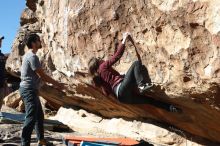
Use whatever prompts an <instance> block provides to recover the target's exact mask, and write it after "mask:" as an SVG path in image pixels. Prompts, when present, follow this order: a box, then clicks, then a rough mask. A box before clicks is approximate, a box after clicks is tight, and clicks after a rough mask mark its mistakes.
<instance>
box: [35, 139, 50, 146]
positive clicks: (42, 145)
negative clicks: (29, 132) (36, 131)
mask: <svg viewBox="0 0 220 146" xmlns="http://www.w3.org/2000/svg"><path fill="white" fill-rule="evenodd" d="M38 146H53V143H51V142H49V141H46V140H45V139H42V140H40V141H38Z"/></svg>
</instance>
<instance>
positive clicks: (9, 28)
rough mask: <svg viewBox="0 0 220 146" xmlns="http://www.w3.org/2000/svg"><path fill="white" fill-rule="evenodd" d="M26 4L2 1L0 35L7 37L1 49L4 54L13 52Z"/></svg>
mask: <svg viewBox="0 0 220 146" xmlns="http://www.w3.org/2000/svg"><path fill="white" fill-rule="evenodd" d="M25 3H26V1H25V0H0V35H4V36H5V39H4V40H3V43H2V48H1V50H2V52H3V53H10V51H11V46H12V43H13V41H14V38H15V36H16V34H17V31H18V29H19V26H20V16H21V13H22V11H23V9H24V8H25V7H26V6H25Z"/></svg>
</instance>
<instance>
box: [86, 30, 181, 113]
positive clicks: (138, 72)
mask: <svg viewBox="0 0 220 146" xmlns="http://www.w3.org/2000/svg"><path fill="white" fill-rule="evenodd" d="M127 40H130V41H131V43H132V44H133V45H134V46H135V44H134V41H133V39H132V37H131V35H130V33H128V32H126V33H124V34H123V40H122V42H121V43H120V44H119V45H118V46H117V51H116V53H115V54H114V55H113V56H112V57H111V58H109V59H108V60H106V61H104V60H101V59H99V58H95V57H93V58H91V59H90V61H89V62H88V72H89V74H90V75H91V76H92V79H93V83H94V85H95V86H96V87H100V88H101V89H102V92H103V93H104V95H106V96H108V95H109V94H113V95H115V96H116V97H117V99H118V100H119V101H120V102H122V103H127V104H151V105H154V106H157V107H159V108H162V109H165V110H168V111H170V112H179V111H180V109H178V108H177V107H175V106H173V105H170V104H167V103H164V102H161V101H157V100H155V99H153V98H150V97H145V96H144V95H143V94H144V93H145V92H146V91H150V90H152V89H153V88H154V85H153V84H152V83H151V81H150V79H149V77H146V75H148V72H147V69H146V67H145V66H144V65H142V63H141V59H140V55H139V54H138V52H137V50H136V54H137V57H138V61H135V62H134V63H133V64H132V65H131V67H130V68H129V70H128V71H127V73H126V75H125V76H123V75H120V74H119V72H117V71H116V70H115V69H113V68H112V66H113V65H114V64H115V63H116V62H117V61H118V60H120V58H121V57H122V55H123V53H124V50H125V43H126V41H127ZM135 49H136V46H135ZM135 87H136V88H137V89H138V91H139V93H138V94H137V93H136V92H134V88H135Z"/></svg>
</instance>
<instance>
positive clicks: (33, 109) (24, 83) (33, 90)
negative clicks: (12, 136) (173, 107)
mask: <svg viewBox="0 0 220 146" xmlns="http://www.w3.org/2000/svg"><path fill="white" fill-rule="evenodd" d="M26 45H27V46H28V48H29V51H28V52H27V53H26V54H25V55H24V57H23V61H22V66H21V83H20V88H19V92H20V95H21V97H22V100H23V102H24V104H25V114H26V116H25V122H24V126H23V129H22V134H21V141H22V144H21V145H22V146H30V142H31V134H32V131H33V128H34V127H35V130H36V133H37V139H38V146H43V145H45V146H49V145H52V143H50V142H47V141H46V140H45V139H44V126H43V122H44V114H43V110H42V106H41V103H40V100H39V97H38V89H39V83H40V80H41V79H42V80H44V81H45V82H48V83H51V84H53V85H54V86H55V87H57V88H58V89H60V90H63V89H66V88H65V85H64V84H63V83H59V82H57V81H55V80H54V79H52V78H51V77H50V76H48V75H46V74H45V73H44V71H43V69H42V68H41V64H40V61H39V58H38V56H37V55H36V53H37V51H38V49H41V48H42V46H41V41H40V37H39V36H38V35H37V34H30V35H29V36H28V37H27V39H26Z"/></svg>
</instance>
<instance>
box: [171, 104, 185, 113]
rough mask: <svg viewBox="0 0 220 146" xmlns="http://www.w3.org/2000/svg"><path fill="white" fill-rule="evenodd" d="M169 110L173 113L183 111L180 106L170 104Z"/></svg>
mask: <svg viewBox="0 0 220 146" xmlns="http://www.w3.org/2000/svg"><path fill="white" fill-rule="evenodd" d="M169 112H172V113H182V112H183V111H182V110H181V109H180V108H178V107H175V106H174V105H170V107H169Z"/></svg>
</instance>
